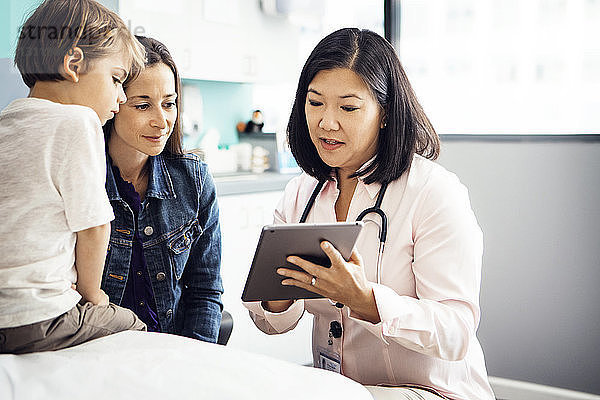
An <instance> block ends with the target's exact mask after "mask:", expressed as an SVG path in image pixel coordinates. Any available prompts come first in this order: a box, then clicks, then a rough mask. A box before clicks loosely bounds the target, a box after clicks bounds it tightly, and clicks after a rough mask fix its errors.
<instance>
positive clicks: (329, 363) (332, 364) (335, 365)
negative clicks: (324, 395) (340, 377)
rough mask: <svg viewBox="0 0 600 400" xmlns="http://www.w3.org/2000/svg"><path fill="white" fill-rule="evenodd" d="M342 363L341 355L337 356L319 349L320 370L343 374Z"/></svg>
mask: <svg viewBox="0 0 600 400" xmlns="http://www.w3.org/2000/svg"><path fill="white" fill-rule="evenodd" d="M341 367H342V363H341V361H340V356H339V354H335V353H332V352H329V351H326V350H324V349H322V348H321V349H319V368H321V369H325V370H327V371H332V372H337V373H338V374H339V373H341V372H342V368H341Z"/></svg>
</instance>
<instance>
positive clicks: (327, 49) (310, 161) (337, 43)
mask: <svg viewBox="0 0 600 400" xmlns="http://www.w3.org/2000/svg"><path fill="white" fill-rule="evenodd" d="M336 68H344V69H349V70H351V71H353V72H354V73H356V74H357V75H358V76H359V77H360V78H361V79H362V80H363V81H364V83H365V84H366V85H367V87H368V88H369V89H370V90H371V92H372V94H373V97H374V98H375V99H376V100H377V102H378V103H379V105H380V106H381V108H382V110H383V115H384V116H383V121H384V127H383V128H382V129H380V131H379V138H378V146H377V154H376V156H375V159H374V160H373V162H371V163H370V164H369V165H368V166H367V167H366V168H363V169H361V170H360V171H359V172H356V173H354V174H352V175H351V176H352V177H357V176H365V178H364V182H365V183H367V184H370V183H373V182H379V183H384V182H391V181H393V180H395V179H398V178H399V177H400V176H401V175H402V174H403V173H404V172H405V171H406V170H407V169H408V168H409V167H410V164H411V162H412V159H413V156H414V154H415V153H417V154H420V155H422V156H424V157H426V158H429V159H436V158H437V157H438V155H439V152H440V141H439V137H438V135H437V133H436V132H435V130H434V129H433V126H432V125H431V123H430V122H429V119H428V118H427V116H426V115H425V112H424V111H423V108H422V107H421V105H420V104H419V102H418V100H417V98H416V96H415V94H414V92H413V90H412V87H411V85H410V82H409V81H408V78H407V77H406V73H405V72H404V69H403V68H402V65H401V63H400V60H399V59H398V56H397V55H396V52H395V51H394V48H393V47H392V45H391V44H390V43H389V42H388V41H387V40H385V39H384V38H383V37H381V36H380V35H378V34H377V33H375V32H372V31H369V30H366V29H364V30H360V29H357V28H343V29H340V30H337V31H335V32H333V33H331V34H329V35H327V36H326V37H325V38H323V39H322V40H321V41H320V42H319V43H318V44H317V46H316V47H315V48H314V49H313V51H312V53H311V54H310V56H309V57H308V59H307V60H306V63H305V64H304V67H303V68H302V72H301V74H300V79H299V81H298V88H297V90H296V97H295V100H294V105H293V107H292V112H291V115H290V119H289V122H288V126H287V139H288V143H289V145H290V150H291V151H292V154H293V155H294V158H295V159H296V162H297V163H298V165H299V166H300V168H302V170H304V171H305V172H306V173H307V174H309V175H311V176H313V177H315V178H316V179H318V180H324V179H330V178H331V172H332V168H331V167H329V166H328V165H327V164H325V163H324V162H323V161H322V160H321V158H320V157H319V154H318V152H317V149H316V148H315V146H314V144H313V143H312V141H311V139H310V134H309V131H308V125H307V122H306V114H305V110H304V106H305V102H306V95H307V92H308V86H309V85H310V83H311V82H312V80H313V79H314V77H315V76H316V75H317V73H318V72H320V71H324V70H331V69H336Z"/></svg>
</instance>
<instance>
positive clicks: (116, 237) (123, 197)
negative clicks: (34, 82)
mask: <svg viewBox="0 0 600 400" xmlns="http://www.w3.org/2000/svg"><path fill="white" fill-rule="evenodd" d="M138 40H139V41H140V43H142V45H143V46H144V47H145V49H146V52H147V62H146V67H145V69H144V70H143V71H142V72H141V73H140V75H139V77H137V78H136V79H135V80H133V81H127V80H126V81H125V83H124V88H125V93H126V95H127V102H126V103H124V104H122V105H121V107H120V110H115V113H116V112H117V111H118V114H116V115H115V117H114V118H113V119H112V120H111V121H109V122H108V123H107V124H106V125H105V127H104V129H105V135H106V142H107V178H106V190H107V192H108V197H109V199H110V201H111V204H112V206H113V210H114V214H115V220H114V221H113V222H112V229H111V235H110V243H109V247H108V254H107V256H106V264H105V267H104V276H103V279H102V289H104V291H105V292H106V293H107V294H108V296H109V298H110V301H111V302H113V303H116V304H119V305H121V306H123V307H127V308H130V309H131V310H133V311H134V312H135V313H136V314H137V315H138V316H139V317H140V318H141V319H142V320H143V321H144V322H145V323H146V324H147V325H148V330H149V331H155V332H168V333H174V334H178V335H183V336H188V337H191V338H195V339H199V340H204V341H207V342H216V340H217V336H218V333H219V325H220V322H221V311H222V303H221V294H222V292H223V286H222V283H221V275H220V264H221V232H220V228H219V209H218V206H217V197H216V193H215V185H214V182H213V180H212V177H211V175H210V173H209V172H208V169H207V166H206V164H204V163H203V162H202V161H200V160H199V158H198V157H197V156H196V155H194V154H184V152H183V149H182V132H181V128H180V125H179V117H178V108H179V102H180V99H179V95H180V81H179V75H178V72H177V68H176V66H175V63H174V62H173V59H172V58H171V55H170V54H169V51H168V50H167V49H166V47H165V46H164V45H163V44H162V43H160V42H158V41H156V40H154V39H150V38H145V37H138ZM125 70H126V69H125V68H124V70H123V71H122V72H124V71H125ZM124 78H125V77H124V76H121V75H120V73H119V71H115V76H114V78H113V79H114V80H115V82H116V83H117V82H119V81H120V80H122V79H124Z"/></svg>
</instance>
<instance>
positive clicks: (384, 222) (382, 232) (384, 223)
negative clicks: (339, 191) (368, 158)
mask: <svg viewBox="0 0 600 400" xmlns="http://www.w3.org/2000/svg"><path fill="white" fill-rule="evenodd" d="M324 184H325V180H321V181H319V182H318V183H317V186H315V188H314V190H313V192H312V194H311V195H310V198H309V199H308V202H307V203H306V207H305V208H304V211H303V212H302V216H301V217H300V221H299V222H300V223H304V222H306V219H307V218H308V214H309V213H310V210H311V209H312V207H313V205H314V203H315V200H316V199H317V196H318V195H319V193H320V192H321V189H323V185H324ZM387 187H388V183H387V182H385V183H382V184H381V189H379V193H378V194H377V200H376V201H375V206H373V207H370V208H367V209H365V210H363V211H362V212H361V213H360V214H358V217H357V218H356V220H357V221H362V220H363V218H364V217H366V216H367V215H368V214H371V213H374V214H377V215H379V217H380V218H381V227H380V229H379V249H378V251H377V264H376V266H377V269H376V273H377V275H376V276H377V283H378V284H380V283H381V262H382V260H383V251H384V249H385V241H386V240H387V227H388V219H387V215H386V214H385V212H384V211H383V210H382V209H381V203H382V202H383V197H384V196H385V191H386V190H387Z"/></svg>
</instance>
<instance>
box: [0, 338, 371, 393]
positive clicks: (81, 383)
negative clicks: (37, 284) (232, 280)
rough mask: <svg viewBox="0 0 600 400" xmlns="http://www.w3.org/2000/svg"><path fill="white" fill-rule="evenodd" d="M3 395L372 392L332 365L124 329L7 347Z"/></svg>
mask: <svg viewBox="0 0 600 400" xmlns="http://www.w3.org/2000/svg"><path fill="white" fill-rule="evenodd" d="M0 399H2V400H11V399H19V400H21V399H22V400H35V399H43V400H73V399H85V400H96V399H97V400H100V399H102V400H117V399H144V400H150V399H156V400H158V399H160V400H168V399H181V400H183V399H210V400H219V399H228V400H229V399H231V400H252V399H256V400H259V399H260V400H287V399H298V400H300V399H302V400H305V399H310V400H315V399H327V400H330V399H344V400H372V397H371V395H370V394H369V392H368V391H367V389H365V388H364V387H363V386H361V385H360V384H358V383H356V382H354V381H352V380H350V379H348V378H346V377H344V376H342V375H339V374H336V373H333V372H329V371H324V370H321V369H316V368H312V367H305V366H300V365H297V364H292V363H289V362H286V361H282V360H278V359H274V358H271V357H267V356H263V355H259V354H254V353H249V352H245V351H241V350H239V349H234V348H228V347H225V346H219V345H216V344H210V343H204V342H200V341H197V340H194V339H189V338H185V337H180V336H175V335H169V334H163V333H146V332H133V331H128V332H121V333H118V334H115V335H111V336H107V337H104V338H101V339H96V340H93V341H91V342H87V343H84V344H81V345H79V346H75V347H72V348H68V349H64V350H58V351H51V352H42V353H32V354H25V355H11V354H3V355H0Z"/></svg>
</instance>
